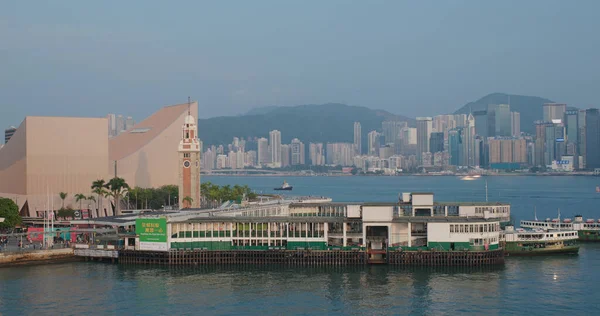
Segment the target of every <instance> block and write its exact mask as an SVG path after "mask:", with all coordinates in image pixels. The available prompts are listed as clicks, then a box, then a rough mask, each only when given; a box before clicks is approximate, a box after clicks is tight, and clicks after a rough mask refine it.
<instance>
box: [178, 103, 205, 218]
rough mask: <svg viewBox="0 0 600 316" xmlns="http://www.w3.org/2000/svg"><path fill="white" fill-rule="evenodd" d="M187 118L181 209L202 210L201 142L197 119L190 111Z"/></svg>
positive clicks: (181, 162)
mask: <svg viewBox="0 0 600 316" xmlns="http://www.w3.org/2000/svg"><path fill="white" fill-rule="evenodd" d="M190 106H191V101H190V98H189V97H188V112H187V115H186V116H185V119H184V122H183V126H182V131H181V141H179V207H180V208H200V140H199V139H198V128H197V126H196V122H197V121H196V118H194V117H193V116H192V114H191V111H190Z"/></svg>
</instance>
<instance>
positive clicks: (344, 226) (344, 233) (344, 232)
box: [342, 222, 348, 247]
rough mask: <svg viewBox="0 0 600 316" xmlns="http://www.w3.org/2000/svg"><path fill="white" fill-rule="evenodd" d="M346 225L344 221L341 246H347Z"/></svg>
mask: <svg viewBox="0 0 600 316" xmlns="http://www.w3.org/2000/svg"><path fill="white" fill-rule="evenodd" d="M346 225H347V223H346V222H344V223H342V232H343V235H342V236H343V240H342V242H343V246H344V247H347V246H348V239H346Z"/></svg>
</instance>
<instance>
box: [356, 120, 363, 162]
mask: <svg viewBox="0 0 600 316" xmlns="http://www.w3.org/2000/svg"><path fill="white" fill-rule="evenodd" d="M361 137H362V133H361V127H360V122H354V150H355V154H356V155H359V156H360V155H361V154H362V142H361Z"/></svg>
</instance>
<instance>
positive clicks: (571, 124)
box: [564, 111, 579, 168]
mask: <svg viewBox="0 0 600 316" xmlns="http://www.w3.org/2000/svg"><path fill="white" fill-rule="evenodd" d="M578 114H579V111H566V112H565V119H564V123H565V129H566V136H565V143H566V148H567V150H566V154H567V155H568V156H573V157H574V159H573V164H574V165H573V167H574V168H579V159H578V156H579V149H578V146H579V122H578V121H579V118H578V116H579V115H578Z"/></svg>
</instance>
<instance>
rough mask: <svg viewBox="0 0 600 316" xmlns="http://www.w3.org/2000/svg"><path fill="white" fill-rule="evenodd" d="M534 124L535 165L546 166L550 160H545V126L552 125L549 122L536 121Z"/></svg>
mask: <svg viewBox="0 0 600 316" xmlns="http://www.w3.org/2000/svg"><path fill="white" fill-rule="evenodd" d="M534 125H535V154H534V157H535V163H534V165H535V166H538V167H541V166H546V165H547V164H549V163H552V161H546V155H545V152H546V127H547V126H549V125H552V123H549V122H542V121H536V122H535V123H534Z"/></svg>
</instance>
